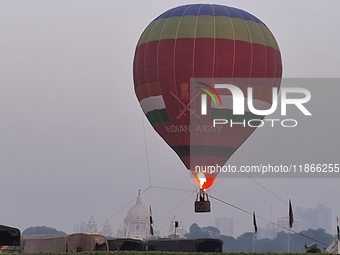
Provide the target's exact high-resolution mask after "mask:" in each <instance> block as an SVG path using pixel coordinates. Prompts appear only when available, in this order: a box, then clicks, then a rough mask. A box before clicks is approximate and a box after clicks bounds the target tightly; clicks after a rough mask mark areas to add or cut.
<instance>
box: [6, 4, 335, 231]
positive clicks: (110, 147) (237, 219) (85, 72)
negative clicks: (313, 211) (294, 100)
mask: <svg viewBox="0 0 340 255" xmlns="http://www.w3.org/2000/svg"><path fill="white" fill-rule="evenodd" d="M206 2H207V3H217V4H224V5H229V6H234V7H237V8H241V9H244V10H246V11H248V12H250V13H252V14H254V15H255V16H257V17H258V18H260V19H261V20H262V21H263V22H265V23H266V24H267V26H268V27H269V28H270V30H271V31H272V32H273V34H274V35H275V37H276V39H277V41H278V43H279V46H280V50H281V54H282V59H283V70H284V73H283V77H285V78H287V77H289V78H297V77H300V78H301V77H302V78H316V77H319V78H329V77H333V78H334V77H339V70H340V49H339V40H340V33H339V29H338V27H339V25H340V24H339V19H338V10H339V9H340V2H339V1H336V0H334V1H331V0H329V1H327V2H325V1H321V0H320V1H315V0H313V1H310V0H309V1H307V0H304V1H291V0H285V1H283V0H280V1H270V0H266V1H264V0H263V1H259V0H257V1H250V0H248V1H240V0H238V1H231V0H230V1H206ZM187 3H191V2H186V1H180V0H176V1H158V0H157V1H156V0H148V1H88V0H81V1H80V0H78V1H69V0H68V1H66V0H63V1H42V0H41V1H16V0H2V1H0V68H1V69H0V178H1V181H0V183H1V184H0V198H1V212H0V224H5V225H11V226H15V227H18V228H20V229H21V230H22V231H23V230H24V229H25V228H27V227H30V226H37V225H47V226H51V227H55V228H57V229H58V230H62V231H65V232H68V233H72V231H73V225H74V224H77V223H80V222H81V221H87V220H88V219H89V218H90V217H91V214H93V215H94V216H95V218H96V219H97V221H98V223H99V224H103V223H104V222H105V220H107V219H109V218H111V217H112V216H113V215H115V214H116V213H117V212H118V211H119V210H120V209H122V208H123V207H124V206H125V205H126V204H127V203H128V202H129V201H131V200H133V199H134V198H135V197H136V195H137V191H138V189H142V190H145V189H146V188H148V187H149V185H150V184H149V178H148V167H147V160H146V151H145V145H144V131H143V121H144V125H145V133H146V143H147V154H148V160H149V167H150V178H151V184H152V185H153V186H160V187H169V188H176V189H185V190H195V188H197V187H196V186H195V183H194V181H193V180H192V179H190V178H189V172H188V171H187V170H186V169H185V167H184V165H183V164H182V163H181V161H180V160H179V158H178V157H177V155H176V154H175V153H174V152H173V151H172V150H171V149H170V148H169V147H168V146H167V145H166V144H165V143H164V142H163V140H162V139H161V138H160V137H159V136H158V134H156V133H155V132H154V130H153V129H152V127H151V126H150V124H149V123H148V122H147V121H146V118H145V117H144V115H143V114H142V111H141V108H140V106H139V103H138V101H137V99H136V97H135V94H134V89H133V80H132V61H133V55H134V50H135V46H136V43H137V40H138V38H139V36H140V34H141V33H142V31H143V30H144V28H145V27H146V26H147V25H148V24H149V23H150V22H151V21H152V20H153V19H154V18H155V17H156V16H158V15H159V14H161V13H162V12H164V11H166V10H168V9H170V8H172V7H175V6H178V5H183V4H187ZM310 90H311V93H312V101H313V103H312V102H311V104H310V107H311V111H312V113H313V116H312V117H311V118H310V119H304V121H302V122H301V125H299V127H298V128H296V129H289V130H286V129H283V128H279V129H275V130H268V129H262V130H257V131H256V132H255V133H254V134H253V135H252V136H251V138H250V139H249V140H248V141H247V142H246V143H245V144H244V146H242V148H241V149H240V150H239V151H238V152H237V153H235V155H234V156H233V157H232V159H231V160H230V164H234V165H237V164H238V163H239V162H241V163H242V164H253V163H258V162H260V163H262V162H263V163H266V162H270V161H272V162H276V163H278V164H279V163H286V164H288V163H289V164H290V163H295V162H296V161H299V160H301V161H302V162H304V163H340V161H339V153H338V151H339V142H340V139H339V135H338V133H337V132H338V130H339V120H338V119H337V118H338V117H339V113H338V110H337V108H336V107H338V99H337V97H336V96H337V95H338V94H339V92H340V89H339V87H336V86H333V87H331V88H329V87H327V89H326V88H324V87H322V84H320V87H311V88H310ZM319 107H322V109H330V110H329V112H328V113H327V114H324V113H322V112H321V110H320V109H319ZM313 111H314V112H313ZM330 116H331V117H330ZM332 118H333V119H332ZM259 146H260V147H259ZM221 180H222V179H219V180H217V182H220V181H221ZM256 181H257V182H258V183H260V184H261V185H263V186H264V187H266V188H267V189H269V190H270V191H272V192H274V193H275V194H276V195H277V196H279V197H280V198H282V199H284V200H288V199H289V198H290V199H292V201H293V206H297V205H301V206H304V207H315V206H316V204H318V203H324V204H325V205H326V206H328V207H331V208H332V210H333V211H332V212H333V218H335V216H336V215H339V216H340V206H339V205H338V203H336V202H335V201H336V198H337V195H336V194H338V192H339V188H338V185H339V181H340V179H319V180H315V179H314V180H313V179H256ZM211 194H212V195H214V196H216V197H218V198H220V199H223V200H225V201H228V202H230V203H233V204H235V205H237V206H239V207H242V208H244V209H246V210H249V211H256V212H257V214H258V215H259V216H262V217H265V218H267V219H270V215H271V213H270V208H271V206H272V215H273V220H274V221H276V217H278V216H286V215H287V210H288V206H287V205H286V204H285V203H283V202H281V201H280V200H279V199H277V198H276V197H274V196H273V195H271V194H270V193H269V192H267V191H266V190H264V189H263V188H261V187H260V186H259V185H258V184H256V183H255V182H254V181H252V180H250V179H226V180H224V181H223V182H222V183H221V184H219V185H217V186H216V188H214V189H213V190H212V191H211ZM188 195H190V192H184V191H183V192H180V191H170V190H161V189H156V188H150V189H149V190H147V191H146V192H145V193H144V194H143V195H142V201H143V203H144V204H145V205H152V208H153V214H154V219H155V221H157V220H158V219H160V218H161V217H162V216H164V215H165V214H166V213H168V212H169V211H170V210H171V209H172V208H174V207H175V206H176V205H177V204H178V203H179V202H181V201H182V200H183V199H184V198H185V197H186V196H188ZM193 202H194V196H193V195H191V196H190V197H189V198H188V199H187V200H185V202H183V203H182V204H181V205H179V206H178V207H177V208H175V209H174V210H173V211H171V212H170V213H169V214H168V215H166V216H164V217H163V218H161V219H160V220H159V221H157V222H156V225H157V226H158V227H159V229H160V230H161V231H163V233H164V230H165V226H166V224H169V221H170V219H171V218H172V216H173V215H176V217H177V218H178V219H181V220H182V221H183V222H184V223H185V224H186V226H187V227H189V226H190V225H191V223H193V222H197V223H198V224H199V225H200V226H207V225H214V219H215V218H216V217H233V218H234V224H235V233H236V234H237V235H238V234H240V233H242V232H245V231H252V225H251V220H252V219H251V217H250V216H248V215H246V214H243V213H241V212H239V211H237V210H235V209H233V208H230V207H227V206H226V205H223V204H220V203H219V202H218V201H214V200H212V212H211V213H209V214H203V215H202V214H195V213H194V212H193ZM132 204H133V203H132ZM132 204H131V205H130V206H132ZM130 206H128V207H127V208H125V209H123V210H122V211H121V212H120V213H118V214H116V215H115V217H113V218H112V219H111V220H110V221H109V222H110V224H111V225H112V228H113V230H114V231H116V230H117V228H118V227H119V225H121V224H122V223H123V219H124V217H125V215H126V213H127V210H128V208H129V207H130ZM258 224H259V226H264V222H263V221H261V220H258ZM329 227H332V228H333V229H335V226H329Z"/></svg>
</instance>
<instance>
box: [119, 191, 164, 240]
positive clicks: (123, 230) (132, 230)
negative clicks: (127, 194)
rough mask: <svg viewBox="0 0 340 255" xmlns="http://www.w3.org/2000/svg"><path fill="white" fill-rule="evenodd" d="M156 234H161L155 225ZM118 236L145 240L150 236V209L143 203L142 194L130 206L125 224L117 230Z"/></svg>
mask: <svg viewBox="0 0 340 255" xmlns="http://www.w3.org/2000/svg"><path fill="white" fill-rule="evenodd" d="M154 232H155V236H158V235H159V231H157V230H156V229H155V227H154ZM117 236H118V238H134V239H140V240H145V239H147V238H149V237H150V211H149V209H148V208H147V207H146V206H144V205H143V204H142V199H141V197H140V194H138V197H137V202H136V204H135V205H134V206H132V207H131V208H130V210H129V211H128V213H127V215H126V217H125V219H124V225H123V226H121V227H120V228H119V229H118V231H117Z"/></svg>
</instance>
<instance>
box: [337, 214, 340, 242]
mask: <svg viewBox="0 0 340 255" xmlns="http://www.w3.org/2000/svg"><path fill="white" fill-rule="evenodd" d="M336 231H337V233H338V240H340V229H339V218H338V217H336Z"/></svg>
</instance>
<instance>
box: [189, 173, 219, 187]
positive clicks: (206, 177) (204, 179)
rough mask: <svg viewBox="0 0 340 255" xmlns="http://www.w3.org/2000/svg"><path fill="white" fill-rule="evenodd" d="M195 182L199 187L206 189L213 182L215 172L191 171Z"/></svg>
mask: <svg viewBox="0 0 340 255" xmlns="http://www.w3.org/2000/svg"><path fill="white" fill-rule="evenodd" d="M191 173H192V174H193V176H194V177H195V180H196V182H197V184H198V185H199V186H200V189H203V190H207V189H209V188H210V187H211V186H212V185H213V183H214V182H215V178H216V175H217V174H210V173H202V172H199V173H197V172H195V171H191Z"/></svg>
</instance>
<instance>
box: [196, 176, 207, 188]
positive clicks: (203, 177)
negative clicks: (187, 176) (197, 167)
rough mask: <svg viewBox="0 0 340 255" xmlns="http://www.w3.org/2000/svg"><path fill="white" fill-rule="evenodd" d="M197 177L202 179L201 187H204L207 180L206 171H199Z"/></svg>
mask: <svg viewBox="0 0 340 255" xmlns="http://www.w3.org/2000/svg"><path fill="white" fill-rule="evenodd" d="M197 178H198V180H199V181H200V189H203V185H204V183H205V182H206V181H207V178H205V175H204V173H198V174H197Z"/></svg>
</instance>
